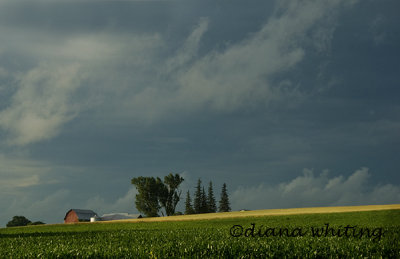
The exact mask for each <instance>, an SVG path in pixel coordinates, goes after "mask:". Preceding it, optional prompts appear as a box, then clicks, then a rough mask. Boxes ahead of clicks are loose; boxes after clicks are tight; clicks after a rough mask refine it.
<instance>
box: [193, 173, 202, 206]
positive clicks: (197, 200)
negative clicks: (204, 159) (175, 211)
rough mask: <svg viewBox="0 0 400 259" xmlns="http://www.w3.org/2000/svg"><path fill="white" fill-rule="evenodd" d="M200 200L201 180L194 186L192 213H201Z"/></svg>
mask: <svg viewBox="0 0 400 259" xmlns="http://www.w3.org/2000/svg"><path fill="white" fill-rule="evenodd" d="M201 198H202V192H201V180H200V178H199V180H198V181H197V186H196V192H195V193H194V200H193V209H194V213H196V214H197V213H201V205H202V203H201Z"/></svg>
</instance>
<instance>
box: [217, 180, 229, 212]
mask: <svg viewBox="0 0 400 259" xmlns="http://www.w3.org/2000/svg"><path fill="white" fill-rule="evenodd" d="M228 211H231V207H230V206H229V198H228V192H227V190H226V184H225V183H224V185H222V191H221V200H220V201H219V212H228Z"/></svg>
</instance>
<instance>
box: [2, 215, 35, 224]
mask: <svg viewBox="0 0 400 259" xmlns="http://www.w3.org/2000/svg"><path fill="white" fill-rule="evenodd" d="M30 223H32V222H31V221H30V220H29V219H27V218H25V217H24V216H14V217H13V218H12V220H10V221H9V222H8V223H7V225H6V226H7V227H19V226H27V225H28V224H30Z"/></svg>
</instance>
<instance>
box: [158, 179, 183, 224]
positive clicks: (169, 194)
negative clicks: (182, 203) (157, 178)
mask: <svg viewBox="0 0 400 259" xmlns="http://www.w3.org/2000/svg"><path fill="white" fill-rule="evenodd" d="M183 180H184V179H183V177H181V176H180V175H179V174H175V175H173V174H172V173H170V174H169V175H167V176H165V177H164V186H163V188H161V192H160V203H161V206H162V207H164V209H165V213H166V214H167V216H171V215H174V214H175V208H176V205H177V204H178V202H179V200H180V197H181V193H182V192H181V191H178V187H179V185H180V184H181V183H182V182H183Z"/></svg>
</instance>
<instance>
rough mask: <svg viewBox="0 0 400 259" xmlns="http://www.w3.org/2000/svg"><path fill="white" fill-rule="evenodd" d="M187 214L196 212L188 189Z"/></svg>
mask: <svg viewBox="0 0 400 259" xmlns="http://www.w3.org/2000/svg"><path fill="white" fill-rule="evenodd" d="M185 214H186V215H189V214H194V210H193V206H192V199H191V198H190V193H189V191H187V193H186V202H185Z"/></svg>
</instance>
